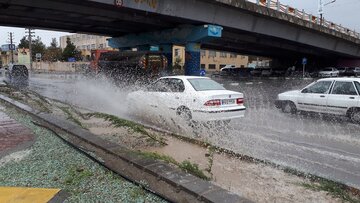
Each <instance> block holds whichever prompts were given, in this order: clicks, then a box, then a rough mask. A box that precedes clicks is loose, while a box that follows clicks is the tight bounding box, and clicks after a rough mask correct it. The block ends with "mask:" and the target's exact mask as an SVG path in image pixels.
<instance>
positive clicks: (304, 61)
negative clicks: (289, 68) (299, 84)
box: [302, 57, 307, 65]
mask: <svg viewBox="0 0 360 203" xmlns="http://www.w3.org/2000/svg"><path fill="white" fill-rule="evenodd" d="M302 64H303V65H306V64H307V58H305V57H304V58H303V59H302Z"/></svg>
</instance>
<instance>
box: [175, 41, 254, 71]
mask: <svg viewBox="0 0 360 203" xmlns="http://www.w3.org/2000/svg"><path fill="white" fill-rule="evenodd" d="M200 63H201V69H205V70H206V71H208V72H209V71H210V72H211V71H220V69H221V68H223V67H224V66H226V65H235V66H236V67H240V68H241V67H242V68H244V67H247V66H248V63H249V57H248V56H243V55H238V54H235V53H229V52H219V51H212V50H201V58H200ZM184 64H185V47H183V46H173V65H180V66H184Z"/></svg>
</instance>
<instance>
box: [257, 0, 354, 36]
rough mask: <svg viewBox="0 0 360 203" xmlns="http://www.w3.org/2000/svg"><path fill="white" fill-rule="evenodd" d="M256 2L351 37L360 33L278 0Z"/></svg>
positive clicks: (259, 0) (258, 0)
mask: <svg viewBox="0 0 360 203" xmlns="http://www.w3.org/2000/svg"><path fill="white" fill-rule="evenodd" d="M256 4H257V5H260V6H264V7H267V8H270V9H274V10H277V11H279V12H282V13H286V14H288V15H292V16H295V17H297V18H300V19H303V20H306V21H309V22H312V23H315V24H318V25H320V26H323V27H326V28H329V29H331V30H334V31H338V32H341V33H343V34H346V35H349V36H351V37H354V38H357V39H360V33H358V32H356V31H355V30H350V29H349V28H346V27H343V26H341V25H339V24H336V23H334V22H331V21H328V20H325V19H324V18H323V19H320V18H319V17H317V16H314V15H312V14H308V13H305V11H304V10H301V11H300V10H298V9H296V8H293V7H290V6H288V5H283V4H281V3H280V1H279V0H256Z"/></svg>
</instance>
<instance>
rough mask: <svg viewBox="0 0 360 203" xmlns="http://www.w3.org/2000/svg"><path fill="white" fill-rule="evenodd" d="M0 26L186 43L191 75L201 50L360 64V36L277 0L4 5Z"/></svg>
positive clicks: (34, 0)
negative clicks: (256, 0)
mask: <svg viewBox="0 0 360 203" xmlns="http://www.w3.org/2000/svg"><path fill="white" fill-rule="evenodd" d="M0 24H1V25H7V26H20V27H34V28H43V29H52V30H61V31H68V32H81V33H89V34H101V35H109V36H112V37H114V38H113V39H112V40H110V44H111V45H113V46H114V47H116V48H121V49H127V48H130V47H146V46H150V45H160V47H162V48H163V50H164V51H166V50H167V51H170V49H169V48H168V47H169V46H170V45H172V44H183V45H185V46H186V47H187V48H188V49H187V50H188V54H189V55H190V56H191V58H193V59H194V58H195V59H196V60H194V61H192V62H193V63H191V64H187V65H188V66H197V67H192V68H190V69H189V72H188V74H194V73H195V72H196V69H198V65H196V63H197V62H198V60H197V58H199V53H200V47H201V48H207V49H215V50H224V51H231V52H237V53H242V54H251V55H259V56H268V57H273V58H277V59H279V60H280V61H281V60H282V61H285V62H288V63H293V61H294V60H296V61H299V60H300V59H301V58H303V57H307V58H309V59H310V62H311V61H313V62H315V61H316V62H317V65H319V64H322V65H325V64H327V63H328V64H334V63H336V61H337V60H338V59H359V58H360V39H359V34H358V33H356V32H354V31H351V30H349V29H346V28H343V27H340V26H338V25H336V24H335V23H331V22H327V21H320V20H319V19H317V18H316V17H314V16H311V15H308V14H306V13H304V12H300V11H298V10H296V9H294V8H289V7H286V8H284V7H283V6H282V5H280V4H278V3H277V2H272V1H271V0H258V3H257V4H256V3H251V2H248V1H245V0H182V1H171V0H72V1H70V0H52V1H48V0H31V1H29V0H0ZM172 36H173V37H172ZM134 39H135V40H134ZM136 39H138V40H136ZM194 63H195V64H194Z"/></svg>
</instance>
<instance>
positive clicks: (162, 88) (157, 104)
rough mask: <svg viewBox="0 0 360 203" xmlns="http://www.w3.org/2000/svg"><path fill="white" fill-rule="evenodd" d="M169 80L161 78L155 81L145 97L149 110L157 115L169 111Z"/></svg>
mask: <svg viewBox="0 0 360 203" xmlns="http://www.w3.org/2000/svg"><path fill="white" fill-rule="evenodd" d="M167 80H168V79H167V78H161V79H159V80H157V81H155V82H154V83H153V84H151V85H150V86H149V88H148V90H147V91H146V93H145V94H144V95H143V99H144V100H146V103H147V104H148V106H149V108H150V109H151V110H152V111H153V112H155V113H159V112H161V111H163V109H167V105H168V98H167V95H166V93H167V92H169V91H170V90H169V87H168V85H167V83H168V82H167Z"/></svg>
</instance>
